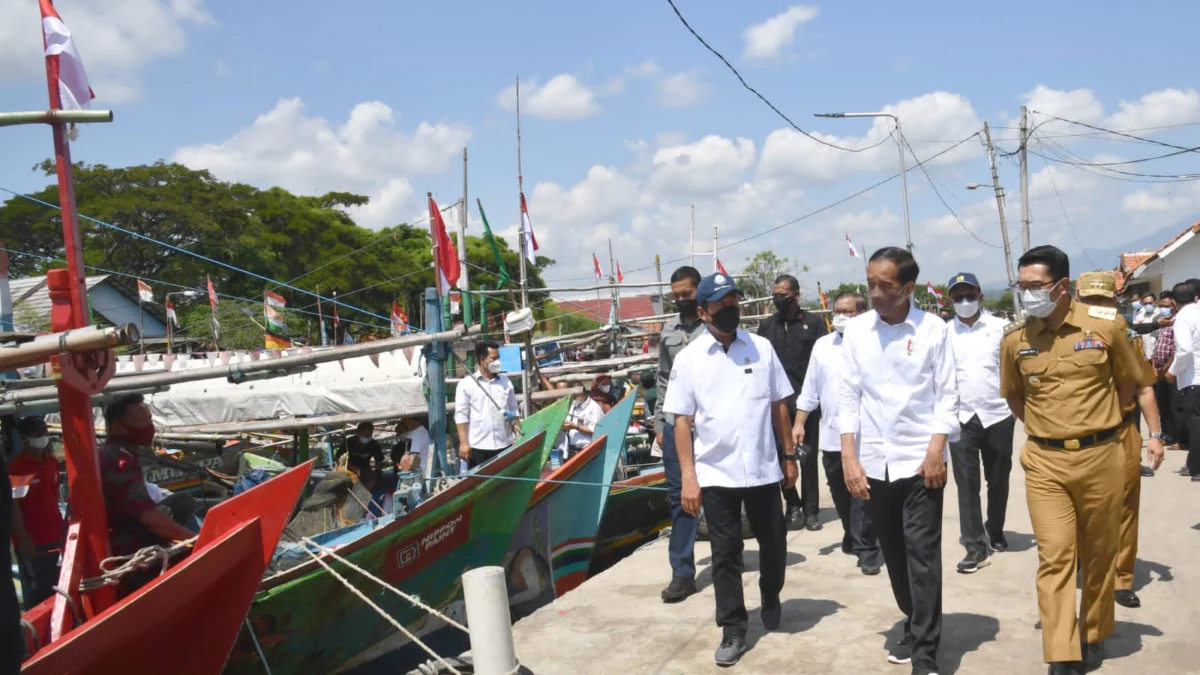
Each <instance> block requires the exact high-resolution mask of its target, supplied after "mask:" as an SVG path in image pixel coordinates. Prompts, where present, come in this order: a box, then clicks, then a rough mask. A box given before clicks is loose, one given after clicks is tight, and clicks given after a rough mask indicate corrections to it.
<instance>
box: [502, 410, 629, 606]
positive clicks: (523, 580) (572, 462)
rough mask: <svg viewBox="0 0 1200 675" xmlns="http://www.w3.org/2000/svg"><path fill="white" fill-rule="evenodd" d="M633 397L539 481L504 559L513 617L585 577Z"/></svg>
mask: <svg viewBox="0 0 1200 675" xmlns="http://www.w3.org/2000/svg"><path fill="white" fill-rule="evenodd" d="M636 398H637V397H636V396H635V395H632V394H631V395H629V396H626V397H625V399H624V400H622V401H621V402H620V403H618V404H617V405H616V406H614V407H613V409H612V410H610V411H609V412H608V414H607V415H605V416H604V417H603V418H602V419H601V420H600V421H599V422H598V423H597V424H596V427H595V428H594V429H593V433H592V437H593V439H594V440H593V441H592V443H591V444H590V445H588V446H587V447H586V448H584V449H583V450H581V451H580V452H578V453H576V454H575V455H574V456H573V457H571V458H570V459H568V460H567V461H566V462H564V463H563V465H562V466H560V467H559V468H557V469H555V470H554V471H552V472H550V473H549V474H548V475H546V476H545V479H546V481H547V482H544V483H538V485H537V487H536V488H535V489H534V491H533V499H532V500H531V501H530V503H529V508H528V510H527V511H526V512H525V515H524V517H522V519H521V523H520V525H518V526H517V531H516V532H515V533H514V534H513V540H512V544H511V545H510V547H509V550H508V554H507V555H506V556H505V557H504V568H505V571H506V572H507V574H508V588H509V601H510V603H511V605H512V615H513V618H514V619H519V618H522V617H524V616H528V615H529V614H530V613H532V612H533V611H534V610H536V609H538V608H539V607H542V606H544V605H546V604H548V603H549V602H550V601H552V600H554V598H556V597H561V596H562V595H563V594H565V593H567V592H568V591H570V590H572V589H574V588H576V587H578V586H579V585H580V584H582V583H583V582H584V580H586V579H587V576H588V574H587V572H588V566H589V565H590V563H591V558H592V552H593V550H594V547H595V543H596V531H597V529H598V528H599V527H600V518H601V515H602V514H603V513H604V505H605V503H606V502H607V501H608V494H609V491H608V489H607V488H605V487H604V484H605V483H606V482H607V481H608V479H609V477H610V476H612V475H613V472H614V471H616V468H617V462H618V461H619V460H620V458H621V451H622V449H623V448H624V446H625V429H626V427H627V426H628V424H629V416H630V414H631V413H632V411H633V402H634V400H635V399H636Z"/></svg>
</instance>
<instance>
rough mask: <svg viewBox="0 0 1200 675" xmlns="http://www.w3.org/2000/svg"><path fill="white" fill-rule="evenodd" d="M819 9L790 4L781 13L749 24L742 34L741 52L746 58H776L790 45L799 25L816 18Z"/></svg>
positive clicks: (793, 40)
mask: <svg viewBox="0 0 1200 675" xmlns="http://www.w3.org/2000/svg"><path fill="white" fill-rule="evenodd" d="M818 13H819V10H818V9H817V8H816V7H809V6H807V5H792V6H791V7H789V8H788V9H787V11H785V12H783V13H782V14H776V15H775V16H773V17H771V18H769V19H767V20H766V21H764V22H762V23H759V24H755V25H753V26H750V27H749V28H747V29H746V31H745V32H744V33H743V34H742V37H743V38H745V40H746V50H745V51H744V52H743V53H742V57H743V58H747V59H759V60H766V59H776V58H779V57H780V56H781V55H782V54H783V51H784V49H786V48H787V47H790V46H792V43H794V42H795V39H796V31H797V30H798V29H799V28H800V26H802V25H804V24H806V23H808V22H809V21H812V20H813V19H815V18H817V14H818Z"/></svg>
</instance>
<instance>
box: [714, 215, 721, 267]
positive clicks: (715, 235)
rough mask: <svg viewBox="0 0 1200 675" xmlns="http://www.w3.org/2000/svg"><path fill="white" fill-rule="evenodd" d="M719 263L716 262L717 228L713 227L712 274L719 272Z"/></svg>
mask: <svg viewBox="0 0 1200 675" xmlns="http://www.w3.org/2000/svg"><path fill="white" fill-rule="evenodd" d="M720 264H721V261H719V260H717V226H716V225H713V272H719V271H720V270H719V269H718V265H720Z"/></svg>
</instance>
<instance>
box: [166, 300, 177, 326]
mask: <svg viewBox="0 0 1200 675" xmlns="http://www.w3.org/2000/svg"><path fill="white" fill-rule="evenodd" d="M167 322H168V323H171V324H174V326H175V327H176V328H179V317H178V316H176V314H175V305H172V304H171V299H170V298H167Z"/></svg>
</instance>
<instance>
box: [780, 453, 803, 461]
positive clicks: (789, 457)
mask: <svg viewBox="0 0 1200 675" xmlns="http://www.w3.org/2000/svg"><path fill="white" fill-rule="evenodd" d="M783 458H784V459H786V460H789V461H792V462H799V461H800V455H797V454H796V453H794V452H793V453H792V454H790V455H784V456H783Z"/></svg>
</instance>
